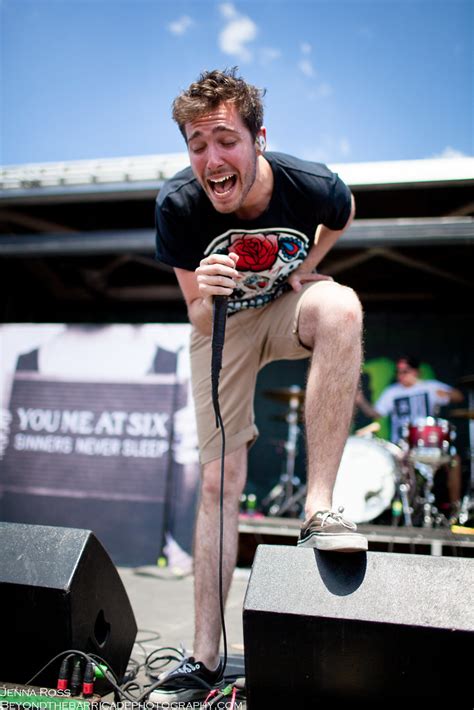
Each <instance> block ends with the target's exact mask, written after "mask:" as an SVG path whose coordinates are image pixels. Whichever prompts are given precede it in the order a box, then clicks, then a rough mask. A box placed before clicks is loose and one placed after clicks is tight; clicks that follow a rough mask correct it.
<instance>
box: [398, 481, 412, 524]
mask: <svg viewBox="0 0 474 710" xmlns="http://www.w3.org/2000/svg"><path fill="white" fill-rule="evenodd" d="M398 490H399V492H400V500H401V502H402V510H403V520H404V522H405V525H409V526H412V525H413V522H412V517H411V514H412V512H413V511H412V508H411V506H410V501H409V499H408V492H409V490H410V486H409V484H408V483H400V485H399V486H398Z"/></svg>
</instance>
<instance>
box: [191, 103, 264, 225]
mask: <svg viewBox="0 0 474 710" xmlns="http://www.w3.org/2000/svg"><path fill="white" fill-rule="evenodd" d="M185 133H186V140H187V144H188V151H189V158H190V160H191V168H192V170H193V173H194V175H195V177H196V179H197V180H198V181H199V183H200V185H201V187H202V188H203V189H204V191H205V193H206V195H207V196H208V197H209V199H210V201H211V202H212V205H213V207H214V209H216V210H217V211H218V212H222V213H225V214H228V213H231V212H236V211H237V210H238V209H239V208H240V207H242V206H243V204H244V202H245V199H246V197H247V195H248V193H249V192H250V189H251V188H252V186H253V184H254V182H255V177H256V171H257V152H256V150H255V143H254V141H253V140H252V135H251V133H250V131H249V129H248V128H247V126H246V125H245V124H244V122H243V121H242V118H241V116H240V114H239V113H238V111H237V109H236V107H235V105H234V104H233V103H229V102H225V103H222V104H220V106H218V108H216V109H215V110H214V111H211V112H210V113H209V114H206V115H205V116H201V117H200V118H197V119H196V120H194V121H190V122H189V123H186V125H185Z"/></svg>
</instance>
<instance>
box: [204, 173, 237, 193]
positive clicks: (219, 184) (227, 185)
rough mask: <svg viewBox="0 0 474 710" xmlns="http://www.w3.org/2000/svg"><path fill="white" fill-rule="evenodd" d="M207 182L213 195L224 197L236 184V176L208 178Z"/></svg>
mask: <svg viewBox="0 0 474 710" xmlns="http://www.w3.org/2000/svg"><path fill="white" fill-rule="evenodd" d="M207 182H208V183H209V185H210V187H211V190H212V191H213V193H214V194H215V195H226V194H227V193H228V192H230V191H231V190H232V188H233V187H234V185H235V183H236V182H237V176H236V175H223V176H222V177H213V178H208V181H207Z"/></svg>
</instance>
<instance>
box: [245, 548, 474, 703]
mask: <svg viewBox="0 0 474 710" xmlns="http://www.w3.org/2000/svg"><path fill="white" fill-rule="evenodd" d="M473 580H474V560H472V559H461V558H448V557H430V556H426V555H408V554H395V553H383V552H369V553H351V554H342V553H334V552H333V553H329V552H318V551H316V550H313V549H308V548H296V547H286V546H277V545H271V546H270V545H260V546H259V547H258V549H257V553H256V556H255V560H254V564H253V567H252V573H251V576H250V580H249V585H248V589H247V594H246V597H245V601H244V611H243V624H244V644H245V672H246V685H247V699H248V708H249V710H257V709H258V708H261V707H266V705H267V704H268V703H270V705H271V707H274V708H280V707H281V708H287V707H292V706H293V705H292V703H295V701H297V703H298V707H302V702H303V701H307V702H308V703H311V707H313V705H314V702H315V699H317V698H320V699H326V698H338V699H346V700H353V699H355V698H372V699H376V698H377V699H379V700H380V698H385V697H418V698H420V697H426V698H429V697H436V698H439V697H443V698H445V699H448V698H450V699H451V700H452V701H453V702H455V704H456V705H457V707H459V705H458V703H459V700H460V699H461V698H466V699H467V698H470V700H471V701H472V698H473V691H472V688H473V678H472V674H473V665H472V661H473V658H474V587H473ZM454 699H456V700H454ZM275 702H276V704H275ZM308 707H310V705H308ZM470 707H472V702H471V704H470Z"/></svg>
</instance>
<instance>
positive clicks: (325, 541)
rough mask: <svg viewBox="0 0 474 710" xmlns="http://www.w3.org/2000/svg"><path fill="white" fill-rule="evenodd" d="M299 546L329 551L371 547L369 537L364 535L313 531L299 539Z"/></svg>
mask: <svg viewBox="0 0 474 710" xmlns="http://www.w3.org/2000/svg"><path fill="white" fill-rule="evenodd" d="M297 545H298V547H312V548H313V549H316V550H326V551H328V552H366V551H367V550H368V549H369V545H368V542H367V538H365V537H364V536H363V535H341V533H338V534H337V535H330V534H327V533H326V534H324V533H313V534H312V535H309V536H308V537H306V538H304V539H303V540H298V543H297Z"/></svg>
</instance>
